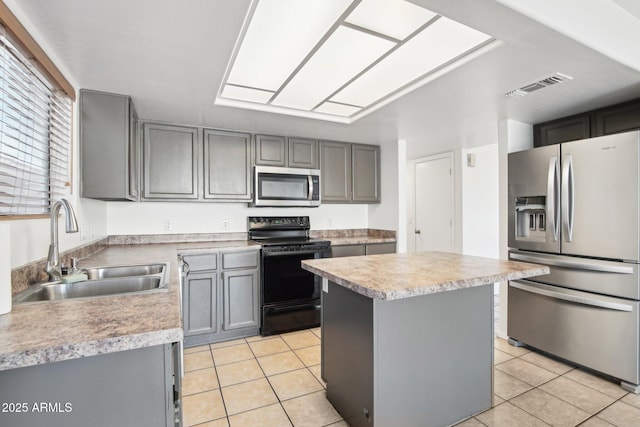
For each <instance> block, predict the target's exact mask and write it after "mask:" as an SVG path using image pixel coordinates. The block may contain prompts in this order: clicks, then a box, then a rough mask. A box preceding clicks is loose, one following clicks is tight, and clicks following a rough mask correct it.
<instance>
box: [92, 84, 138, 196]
mask: <svg viewBox="0 0 640 427" xmlns="http://www.w3.org/2000/svg"><path fill="white" fill-rule="evenodd" d="M79 108H80V177H81V179H80V186H81V193H82V197H87V198H92V199H101V200H136V198H137V194H136V192H135V191H132V187H137V174H138V170H137V159H136V158H134V156H135V154H136V151H135V150H137V147H136V141H137V138H136V137H135V135H134V134H133V131H134V130H135V126H136V125H135V124H134V123H132V120H133V119H134V117H135V112H134V111H133V106H132V104H131V99H130V98H129V97H128V96H124V95H116V94H111V93H104V92H95V91H90V90H85V89H82V90H81V91H80V103H79Z"/></svg>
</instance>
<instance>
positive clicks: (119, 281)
mask: <svg viewBox="0 0 640 427" xmlns="http://www.w3.org/2000/svg"><path fill="white" fill-rule="evenodd" d="M168 269H169V265H168V264H163V263H158V264H143V265H126V266H115V267H94V268H87V269H83V270H81V271H80V272H81V273H84V274H86V275H87V277H88V280H84V281H81V282H74V283H62V282H61V281H55V282H45V283H39V284H35V285H31V286H29V288H28V289H26V290H24V291H22V292H20V293H19V294H17V295H16V296H14V297H13V303H14V304H20V303H26V302H37V301H54V300H65V299H71V298H86V297H97V296H105V295H118V294H131V293H145V292H153V291H158V290H162V289H165V288H166V287H167V285H168V283H169V274H168Z"/></svg>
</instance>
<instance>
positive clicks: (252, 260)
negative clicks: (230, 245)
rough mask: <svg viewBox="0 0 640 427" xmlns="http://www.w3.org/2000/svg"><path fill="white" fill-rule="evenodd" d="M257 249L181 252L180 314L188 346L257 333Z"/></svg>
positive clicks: (258, 324)
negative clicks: (183, 272) (200, 252)
mask: <svg viewBox="0 0 640 427" xmlns="http://www.w3.org/2000/svg"><path fill="white" fill-rule="evenodd" d="M259 253H260V252H259V250H258V249H252V250H247V251H215V252H210V253H206V254H197V255H185V256H182V260H183V263H184V264H185V266H184V268H183V270H185V271H188V273H187V274H186V275H185V276H184V277H183V278H182V317H183V328H184V337H185V338H184V344H185V346H187V347H191V346H196V345H201V344H208V343H214V342H218V341H225V340H229V339H232V338H240V337H245V336H251V335H257V334H258V329H259V327H260V321H259V319H260V317H259V316H260V306H259V304H260V294H259V292H260V287H259V285H260V276H259V273H258V272H259V262H260V261H259Z"/></svg>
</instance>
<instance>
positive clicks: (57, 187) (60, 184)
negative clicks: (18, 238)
mask: <svg viewBox="0 0 640 427" xmlns="http://www.w3.org/2000/svg"><path fill="white" fill-rule="evenodd" d="M18 46H20V45H19V44H18V43H16V42H14V39H12V37H11V36H10V35H9V33H8V31H6V30H5V29H4V27H2V26H0V215H2V216H6V215H11V216H13V215H37V214H47V213H48V212H49V208H50V206H51V204H52V203H53V201H55V200H56V199H57V198H59V197H61V196H62V195H65V194H68V193H69V192H70V188H71V184H70V175H71V174H70V168H71V161H70V160H71V152H70V147H71V112H72V100H71V98H69V96H68V95H67V94H66V93H65V92H64V91H63V90H62V89H60V88H59V87H58V86H57V85H55V84H52V83H51V82H50V81H49V79H47V78H45V77H44V73H41V72H40V68H39V67H38V64H37V63H34V61H33V60H31V59H29V58H28V57H27V56H26V55H25V54H24V53H23V50H22V49H19V48H18Z"/></svg>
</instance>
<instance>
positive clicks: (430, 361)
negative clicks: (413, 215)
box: [302, 252, 548, 427]
mask: <svg viewBox="0 0 640 427" xmlns="http://www.w3.org/2000/svg"><path fill="white" fill-rule="evenodd" d="M302 266H303V268H305V269H306V270H308V271H310V272H312V273H314V274H317V275H320V276H321V277H322V278H323V292H322V316H323V317H322V375H323V377H324V379H325V380H326V381H327V398H328V399H329V401H331V403H332V404H333V405H334V406H335V408H336V409H337V410H338V412H339V413H340V414H341V415H342V417H343V418H344V419H345V420H346V421H347V422H348V423H349V425H350V426H352V427H359V426H369V427H371V426H376V427H386V426H398V425H402V426H407V427H410V426H446V425H451V424H454V423H456V422H458V421H461V420H464V419H466V418H468V417H471V416H473V415H474V414H476V413H479V412H482V411H484V410H486V409H489V408H490V407H491V404H492V395H493V393H492V363H493V286H492V284H493V283H495V282H499V281H502V280H514V279H518V278H524V277H531V276H536V275H540V274H547V272H548V269H547V267H544V266H540V265H534V264H525V263H519V262H511V261H501V260H495V259H487V258H479V257H471V256H464V255H459V254H451V253H443V252H420V253H412V254H387V255H373V256H366V257H345V258H335V259H331V258H325V259H317V260H306V261H303V262H302Z"/></svg>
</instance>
